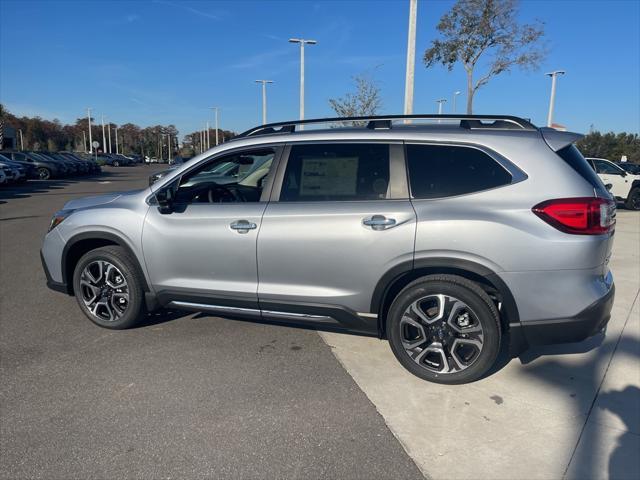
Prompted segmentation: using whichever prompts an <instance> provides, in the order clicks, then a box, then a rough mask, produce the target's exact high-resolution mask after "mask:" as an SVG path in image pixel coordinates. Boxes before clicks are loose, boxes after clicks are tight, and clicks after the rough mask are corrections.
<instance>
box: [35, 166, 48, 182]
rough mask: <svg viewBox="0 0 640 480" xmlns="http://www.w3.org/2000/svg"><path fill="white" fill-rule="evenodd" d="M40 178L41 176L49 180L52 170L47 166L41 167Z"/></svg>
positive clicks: (39, 170) (41, 178)
mask: <svg viewBox="0 0 640 480" xmlns="http://www.w3.org/2000/svg"><path fill="white" fill-rule="evenodd" d="M38 178H40V180H49V179H50V178H51V170H49V169H48V168H45V167H39V168H38Z"/></svg>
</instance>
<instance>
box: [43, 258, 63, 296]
mask: <svg viewBox="0 0 640 480" xmlns="http://www.w3.org/2000/svg"><path fill="white" fill-rule="evenodd" d="M40 261H41V262H42V269H43V270H44V275H45V277H47V287H49V288H50V289H51V290H55V291H56V292H61V293H69V288H68V287H67V284H66V283H64V282H56V281H55V280H54V279H53V278H52V277H51V272H49V267H47V262H45V260H44V255H43V253H42V251H40Z"/></svg>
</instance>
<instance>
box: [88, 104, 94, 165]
mask: <svg viewBox="0 0 640 480" xmlns="http://www.w3.org/2000/svg"><path fill="white" fill-rule="evenodd" d="M87 119H88V121H89V153H90V154H91V153H93V141H92V140H91V109H90V108H87Z"/></svg>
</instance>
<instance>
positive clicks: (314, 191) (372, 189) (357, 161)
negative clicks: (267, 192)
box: [280, 143, 389, 202]
mask: <svg viewBox="0 0 640 480" xmlns="http://www.w3.org/2000/svg"><path fill="white" fill-rule="evenodd" d="M388 189H389V145H382V144H329V143H327V144H317V145H295V146H293V147H292V148H291V154H290V155H289V161H288V162H287V169H286V171H285V175H284V180H283V182H282V191H281V193H280V201H282V202H314V201H316V202H317V201H325V202H326V201H340V200H342V201H346V200H379V199H383V198H386V197H387V191H388Z"/></svg>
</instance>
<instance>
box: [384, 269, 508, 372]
mask: <svg viewBox="0 0 640 480" xmlns="http://www.w3.org/2000/svg"><path fill="white" fill-rule="evenodd" d="M435 295H444V296H449V297H453V298H454V299H459V300H460V301H461V302H463V303H464V304H466V306H468V307H469V309H470V310H471V314H472V316H471V318H472V322H474V323H477V324H479V325H480V326H481V327H482V346H481V348H480V349H479V353H478V352H476V353H475V357H473V359H472V360H470V361H469V364H468V366H466V365H465V367H464V368H463V369H460V370H458V371H451V372H449V373H442V372H437V371H434V370H433V367H432V368H430V367H429V366H428V365H426V364H425V362H428V360H427V356H428V355H429V354H426V355H424V354H423V355H422V357H421V355H420V353H418V354H417V355H416V356H415V357H412V356H411V354H410V353H409V352H407V350H405V347H404V346H403V342H402V336H403V335H405V333H404V330H403V328H406V323H405V324H404V325H403V324H402V323H401V321H402V318H403V315H404V314H405V312H406V311H407V309H409V307H410V306H411V305H413V304H414V302H417V301H418V300H421V299H423V298H424V297H428V296H430V297H429V298H434V297H433V296H435ZM443 303H444V302H443ZM453 308H455V306H454V307H453ZM442 311H443V312H444V308H443V310H442ZM445 317H447V314H445ZM405 322H406V320H405ZM440 322H442V323H443V327H442V328H441V329H440V330H437V328H438V325H440ZM421 325H423V332H424V333H425V335H426V336H427V338H425V339H424V340H425V342H424V343H423V347H422V349H420V347H418V349H420V350H418V349H415V348H414V349H413V351H417V352H421V351H423V350H424V349H425V347H426V346H427V345H430V342H432V341H433V340H434V337H431V336H430V335H431V333H430V332H434V331H437V332H438V334H439V335H445V337H444V340H443V337H440V338H439V339H438V340H439V341H441V342H442V345H443V349H444V351H446V348H448V347H447V342H448V343H449V345H450V344H451V343H452V341H451V339H452V338H453V337H446V331H449V332H450V333H452V334H455V335H457V333H456V332H454V330H453V329H451V328H449V324H448V323H447V322H446V321H444V320H443V321H440V320H438V321H437V322H434V323H433V324H426V323H424V322H422V323H421ZM410 327H411V326H410ZM476 328H477V327H476ZM430 329H434V330H430ZM386 331H387V337H388V339H389V345H390V346H391V350H392V351H393V354H394V355H395V356H396V358H397V359H398V361H399V362H400V363H401V364H402V366H404V367H405V368H406V369H407V370H409V371H410V372H411V373H413V374H414V375H416V376H417V377H420V378H422V379H424V380H428V381H430V382H435V383H443V384H449V385H455V384H462V383H469V382H473V381H475V380H478V379H479V378H482V377H483V376H484V375H485V374H486V373H487V372H488V371H489V370H490V369H491V367H492V366H493V365H494V363H495V362H496V359H497V356H498V353H499V351H500V342H501V328H500V320H499V315H498V310H497V308H496V306H495V304H494V303H493V301H492V300H491V298H489V296H488V295H487V294H486V292H485V291H484V290H482V288H480V287H479V286H478V285H477V284H476V283H474V282H472V281H470V280H467V279H466V278H462V277H459V276H456V275H429V276H425V277H422V278H419V279H417V280H415V281H413V282H411V283H410V284H409V285H407V286H406V287H405V288H404V289H403V290H402V291H401V292H400V293H399V294H398V295H397V296H396V298H395V299H394V301H393V303H392V305H391V308H390V309H389V313H388V315H387V329H386ZM416 331H417V332H418V336H417V341H419V340H420V337H422V335H421V334H420V332H419V330H416ZM423 338H424V337H423ZM454 341H455V340H454ZM453 345H454V346H455V345H456V344H455V343H453ZM459 348H460V346H458V349H459ZM462 348H465V347H464V346H463V347H462ZM454 349H455V348H454ZM447 355H450V350H449V352H448V353H447V354H445V355H444V357H447ZM414 358H418V359H420V358H422V359H421V360H419V363H417V360H414ZM440 358H442V357H440ZM449 364H450V365H453V366H454V368H457V367H456V365H459V364H458V362H454V360H453V359H452V358H451V357H450V356H449V357H448V358H447V362H446V365H447V366H448V365H449Z"/></svg>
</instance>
